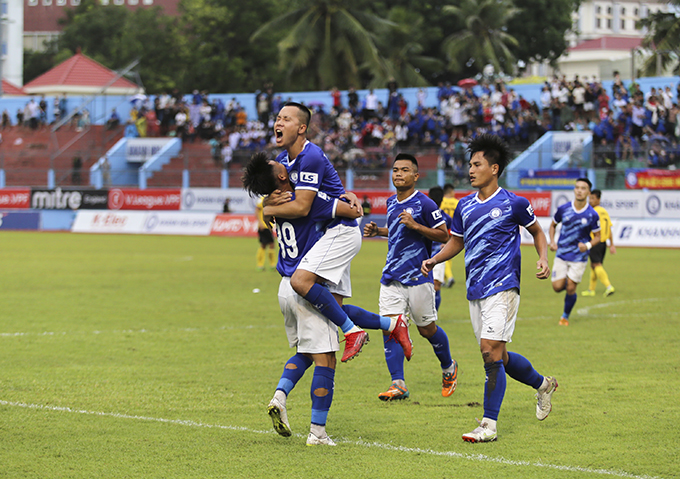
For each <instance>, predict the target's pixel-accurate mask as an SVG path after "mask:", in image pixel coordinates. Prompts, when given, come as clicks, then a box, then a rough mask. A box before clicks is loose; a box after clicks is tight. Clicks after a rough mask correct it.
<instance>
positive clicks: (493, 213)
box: [489, 208, 503, 219]
mask: <svg viewBox="0 0 680 479" xmlns="http://www.w3.org/2000/svg"><path fill="white" fill-rule="evenodd" d="M502 214H503V212H502V211H501V209H500V208H494V209H492V210H491V213H489V216H491V217H492V218H493V219H496V218H500V217H501V215H502Z"/></svg>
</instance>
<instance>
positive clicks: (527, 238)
mask: <svg viewBox="0 0 680 479" xmlns="http://www.w3.org/2000/svg"><path fill="white" fill-rule="evenodd" d="M536 220H537V221H538V224H539V225H541V228H543V233H544V234H545V239H546V240H547V241H548V243H550V237H549V236H548V230H549V228H550V223H552V219H551V218H546V217H538V218H536ZM520 229H521V230H522V244H534V237H533V236H531V234H530V233H529V232H528V231H527V230H526V229H525V228H520ZM559 237H560V228H559V226H558V227H557V233H555V241H557V239H558V238H559Z"/></svg>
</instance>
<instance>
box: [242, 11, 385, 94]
mask: <svg viewBox="0 0 680 479" xmlns="http://www.w3.org/2000/svg"><path fill="white" fill-rule="evenodd" d="M388 25H390V23H389V22H387V21H386V20H384V19H382V18H380V17H378V16H377V15H375V14H373V13H372V12H371V10H370V3H368V2H367V1H365V0H298V1H296V2H294V4H293V5H292V9H291V10H288V11H286V13H284V14H282V15H279V16H277V17H276V18H274V19H272V20H271V21H269V22H267V23H265V24H264V25H262V26H261V27H260V28H259V29H258V30H257V31H256V32H255V33H254V34H253V35H252V36H251V41H255V40H258V39H261V38H262V37H263V36H265V35H280V37H281V39H280V41H279V42H278V44H277V46H278V50H279V55H278V57H279V71H280V72H281V73H283V75H284V78H285V80H286V82H287V87H288V88H290V89H295V90H315V89H321V90H325V89H328V88H330V87H332V86H334V85H336V86H338V87H339V88H347V87H349V86H355V87H356V86H361V84H362V72H363V73H364V74H365V75H367V76H368V77H375V76H379V75H385V74H386V72H385V64H384V62H382V61H381V58H380V55H379V53H378V49H377V47H376V44H375V36H374V33H373V32H374V31H375V30H376V29H378V28H382V27H385V26H388Z"/></svg>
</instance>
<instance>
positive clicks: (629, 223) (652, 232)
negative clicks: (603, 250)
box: [612, 220, 680, 248]
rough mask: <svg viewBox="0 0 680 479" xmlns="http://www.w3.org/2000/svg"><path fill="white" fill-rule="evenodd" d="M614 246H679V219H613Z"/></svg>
mask: <svg viewBox="0 0 680 479" xmlns="http://www.w3.org/2000/svg"><path fill="white" fill-rule="evenodd" d="M612 227H613V229H614V244H615V245H616V246H645V247H654V248H680V221H650V220H619V221H613V226H612Z"/></svg>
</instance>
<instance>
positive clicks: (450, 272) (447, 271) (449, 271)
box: [444, 260, 453, 281]
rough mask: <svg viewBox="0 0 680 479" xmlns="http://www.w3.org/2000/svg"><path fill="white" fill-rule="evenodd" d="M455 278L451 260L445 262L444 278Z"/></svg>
mask: <svg viewBox="0 0 680 479" xmlns="http://www.w3.org/2000/svg"><path fill="white" fill-rule="evenodd" d="M449 278H453V268H451V260H448V261H446V262H445V263H444V280H445V281H446V280H447V279H449Z"/></svg>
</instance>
